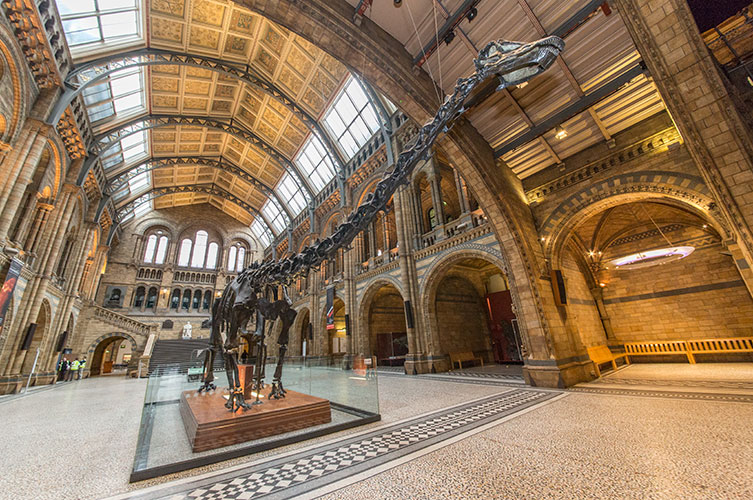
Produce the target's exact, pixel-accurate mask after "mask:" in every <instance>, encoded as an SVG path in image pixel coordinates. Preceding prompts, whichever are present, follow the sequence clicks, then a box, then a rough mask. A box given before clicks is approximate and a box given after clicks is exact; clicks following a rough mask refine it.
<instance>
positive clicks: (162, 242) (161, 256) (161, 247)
mask: <svg viewBox="0 0 753 500" xmlns="http://www.w3.org/2000/svg"><path fill="white" fill-rule="evenodd" d="M150 238H151V236H150ZM166 254H167V236H160V238H159V244H158V245H157V256H156V257H155V258H154V263H155V264H164V263H165V255H166Z"/></svg>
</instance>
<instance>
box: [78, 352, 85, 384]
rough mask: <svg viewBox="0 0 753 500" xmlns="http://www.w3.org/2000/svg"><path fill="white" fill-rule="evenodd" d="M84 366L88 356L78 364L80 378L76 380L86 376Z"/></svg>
mask: <svg viewBox="0 0 753 500" xmlns="http://www.w3.org/2000/svg"><path fill="white" fill-rule="evenodd" d="M84 368H86V356H84V359H82V360H81V363H79V365H78V378H77V379H76V380H81V377H83V376H84Z"/></svg>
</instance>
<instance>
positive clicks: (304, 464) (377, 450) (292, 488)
mask: <svg viewBox="0 0 753 500" xmlns="http://www.w3.org/2000/svg"><path fill="white" fill-rule="evenodd" d="M558 395H561V393H560V392H557V391H539V390H528V389H526V390H523V389H512V390H509V391H506V392H503V393H500V394H497V395H494V396H491V397H487V398H483V399H481V400H478V401H475V402H472V403H468V404H463V405H460V406H458V407H455V408H451V409H447V410H443V411H439V412H434V413H432V414H429V415H426V416H422V417H419V418H415V419H411V420H408V421H407V422H403V423H399V424H396V425H393V426H389V427H386V428H382V429H380V430H378V431H374V432H370V433H367V434H365V435H360V436H357V437H353V438H350V439H344V440H342V441H339V442H336V443H333V444H329V445H323V446H321V447H317V448H314V449H311V450H307V451H303V452H299V453H294V454H292V455H289V456H286V457H284V458H280V459H272V460H269V461H266V462H264V463H261V464H257V465H253V466H249V467H247V468H243V469H241V470H235V471H233V472H231V473H217V474H210V475H209V477H204V478H200V479H195V480H191V481H189V482H187V483H181V484H179V485H175V486H170V485H166V486H161V487H157V488H155V489H153V490H151V491H144V490H142V491H137V492H134V493H133V494H132V495H130V496H124V497H119V498H133V499H155V498H160V499H170V500H178V499H201V500H215V499H220V498H222V499H248V498H259V497H266V498H293V497H297V496H299V495H302V494H306V493H310V492H312V491H314V490H317V489H320V488H323V487H326V486H327V485H329V484H332V483H335V482H337V481H339V480H342V479H344V478H346V477H350V476H354V475H356V474H361V473H363V472H365V471H368V470H370V469H373V468H374V467H377V466H381V465H384V464H386V463H388V462H391V461H395V460H398V459H400V458H402V457H405V456H406V455H410V454H412V453H415V452H417V451H420V450H421V449H423V448H426V447H429V446H432V445H434V444H437V443H439V442H440V441H446V440H448V439H450V438H451V437H455V436H458V435H460V434H464V433H466V432H469V431H471V430H473V429H475V428H477V427H479V426H483V425H485V424H489V423H491V422H493V421H495V420H498V419H501V418H503V417H506V416H509V415H512V414H514V413H517V412H520V411H523V410H525V409H526V408H530V407H532V406H534V405H537V404H539V403H542V402H545V401H547V400H550V399H552V398H554V397H556V396H558Z"/></svg>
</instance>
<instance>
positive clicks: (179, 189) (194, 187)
mask: <svg viewBox="0 0 753 500" xmlns="http://www.w3.org/2000/svg"><path fill="white" fill-rule="evenodd" d="M181 193H203V194H208V195H211V196H217V197H219V198H222V199H225V200H227V201H230V202H231V203H235V204H236V205H238V206H239V207H241V208H242V209H244V210H245V211H246V212H248V213H249V214H251V215H253V216H254V218H255V219H256V218H259V219H261V220H262V221H264V224H265V225H266V226H267V228H268V229H269V230H270V231H271V232H272V234H273V235H274V234H275V232H274V230H272V225H271V224H270V223H269V221H268V220H267V219H266V217H264V214H262V213H261V211H260V210H257V209H256V208H254V207H253V206H251V205H250V204H248V203H247V202H245V201H244V200H242V199H240V198H239V197H237V196H235V195H234V194H233V193H231V192H230V191H228V190H226V189H224V188H222V187H220V186H218V185H217V184H214V183H210V184H185V185H182V186H168V187H160V188H155V187H153V188H152V189H150V190H149V191H146V192H145V193H141V194H140V195H139V196H138V199H137V200H133V201H131V202H129V203H128V204H127V205H124V206H122V207H120V208H119V209H118V218H119V219H120V220H122V218H123V216H124V215H126V214H127V213H128V212H133V211H134V210H136V208H138V207H139V206H141V205H143V204H144V203H148V202H150V201H152V200H155V199H157V198H159V197H161V196H166V195H169V194H181ZM145 195H148V196H146V197H145ZM142 198H143V199H142ZM136 201H138V203H135V202H136Z"/></svg>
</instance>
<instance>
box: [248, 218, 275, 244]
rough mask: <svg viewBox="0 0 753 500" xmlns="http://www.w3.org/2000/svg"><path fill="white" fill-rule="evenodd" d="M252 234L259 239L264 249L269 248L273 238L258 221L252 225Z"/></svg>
mask: <svg viewBox="0 0 753 500" xmlns="http://www.w3.org/2000/svg"><path fill="white" fill-rule="evenodd" d="M251 232H252V233H254V236H256V237H257V238H258V239H259V241H260V242H261V244H262V246H263V247H264V248H267V247H268V246H269V244H270V243H272V236H271V235H270V234H269V230H268V229H267V227H266V225H265V224H264V223H263V222H261V221H259V220H258V219H257V220H255V221H254V222H252V223H251Z"/></svg>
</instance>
